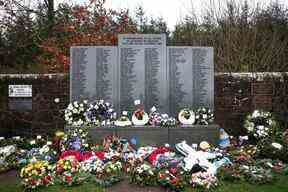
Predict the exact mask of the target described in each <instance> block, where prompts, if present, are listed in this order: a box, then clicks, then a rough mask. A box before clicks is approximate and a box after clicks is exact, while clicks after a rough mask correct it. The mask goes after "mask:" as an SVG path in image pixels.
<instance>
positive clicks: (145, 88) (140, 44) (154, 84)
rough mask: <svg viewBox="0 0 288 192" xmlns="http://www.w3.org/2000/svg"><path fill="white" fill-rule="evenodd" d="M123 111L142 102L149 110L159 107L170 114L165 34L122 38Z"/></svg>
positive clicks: (120, 95) (129, 35) (128, 35)
mask: <svg viewBox="0 0 288 192" xmlns="http://www.w3.org/2000/svg"><path fill="white" fill-rule="evenodd" d="M118 46H119V70H120V71H119V74H120V80H119V87H120V93H119V100H120V105H121V106H120V108H121V109H122V110H124V109H128V110H129V109H131V108H133V101H134V100H135V99H140V100H141V101H143V102H144V104H145V108H146V110H148V109H149V108H151V107H152V106H157V107H158V108H159V110H160V111H162V112H167V111H168V105H167V104H168V82H167V79H168V77H167V67H166V36H165V35H164V34H144V35H143V34H141V35H140V34H136V35H135V34H123V35H119V42H118Z"/></svg>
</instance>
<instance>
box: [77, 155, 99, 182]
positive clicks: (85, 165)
mask: <svg viewBox="0 0 288 192" xmlns="http://www.w3.org/2000/svg"><path fill="white" fill-rule="evenodd" d="M81 167H82V170H83V171H85V172H89V173H91V174H93V175H95V176H96V177H97V178H100V177H101V176H102V175H103V172H104V163H103V161H102V160H100V159H99V157H97V156H91V157H90V158H89V159H87V160H85V161H83V162H81Z"/></svg>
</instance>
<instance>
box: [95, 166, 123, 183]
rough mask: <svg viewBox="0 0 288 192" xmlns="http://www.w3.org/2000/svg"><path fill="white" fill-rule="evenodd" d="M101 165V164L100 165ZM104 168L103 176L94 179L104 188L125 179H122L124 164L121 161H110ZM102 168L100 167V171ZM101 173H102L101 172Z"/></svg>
mask: <svg viewBox="0 0 288 192" xmlns="http://www.w3.org/2000/svg"><path fill="white" fill-rule="evenodd" d="M98 165H99V164H98ZM102 168H103V171H102V173H101V174H98V177H95V178H94V181H95V182H96V183H97V184H98V185H100V186H102V187H109V186H111V185H113V184H115V183H117V182H119V181H121V180H122V179H123V177H122V168H123V166H122V163H121V162H120V161H113V160H112V161H108V162H107V163H106V164H105V165H104V167H102ZM100 170H101V168H100V167H99V171H100ZM99 173H100V172H99Z"/></svg>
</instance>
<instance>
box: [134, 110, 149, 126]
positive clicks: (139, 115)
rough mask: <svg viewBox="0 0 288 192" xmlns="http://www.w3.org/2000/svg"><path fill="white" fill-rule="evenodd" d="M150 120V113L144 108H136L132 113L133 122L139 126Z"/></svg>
mask: <svg viewBox="0 0 288 192" xmlns="http://www.w3.org/2000/svg"><path fill="white" fill-rule="evenodd" d="M148 121H149V116H148V114H147V113H146V112H145V111H144V110H142V109H138V110H136V111H135V112H134V113H133V115H132V123H133V124H134V125H137V126H141V125H146V124H147V123H148Z"/></svg>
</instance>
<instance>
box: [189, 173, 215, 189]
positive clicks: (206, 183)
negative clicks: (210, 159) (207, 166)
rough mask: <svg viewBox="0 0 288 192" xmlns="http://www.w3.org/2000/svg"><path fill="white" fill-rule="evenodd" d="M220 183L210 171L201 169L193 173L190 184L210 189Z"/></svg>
mask: <svg viewBox="0 0 288 192" xmlns="http://www.w3.org/2000/svg"><path fill="white" fill-rule="evenodd" d="M217 183H218V180H217V177H216V176H214V175H213V174H210V173H208V172H202V171H199V172H197V173H193V174H192V175H191V179H190V184H191V185H192V186H193V187H196V188H200V189H204V190H209V189H211V188H213V187H216V186H217Z"/></svg>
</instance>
